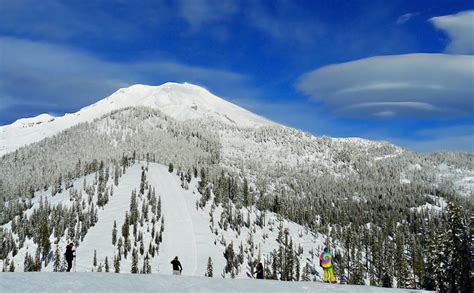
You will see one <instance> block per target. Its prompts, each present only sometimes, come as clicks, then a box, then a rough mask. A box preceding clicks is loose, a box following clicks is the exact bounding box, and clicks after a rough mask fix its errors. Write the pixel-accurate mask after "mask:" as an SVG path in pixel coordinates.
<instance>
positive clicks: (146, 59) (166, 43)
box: [0, 0, 474, 151]
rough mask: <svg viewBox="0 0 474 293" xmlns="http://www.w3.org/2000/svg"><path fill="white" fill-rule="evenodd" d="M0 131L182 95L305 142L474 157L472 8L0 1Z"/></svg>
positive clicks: (206, 0)
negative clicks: (367, 143)
mask: <svg viewBox="0 0 474 293" xmlns="http://www.w3.org/2000/svg"><path fill="white" fill-rule="evenodd" d="M0 19H1V21H0V125H4V124H9V123H11V122H13V121H15V120H16V119H18V118H21V117H27V116H33V115H37V114H40V113H45V112H47V113H51V114H54V115H62V114H64V113H65V112H75V111H77V110H78V109H79V108H81V107H83V106H86V105H88V104H91V103H93V102H95V101H97V100H99V99H102V98H104V97H106V96H108V95H110V94H111V93H112V92H114V91H115V90H117V89H118V88H120V87H124V86H128V85H130V84H134V83H143V84H153V85H159V84H162V83H164V82H166V81H178V82H184V81H187V82H192V83H196V84H199V85H202V86H204V87H206V88H208V89H209V90H210V91H212V92H214V93H215V94H217V95H219V96H221V97H224V98H226V99H228V100H230V101H232V102H234V103H236V104H238V105H241V106H243V107H245V108H247V109H249V110H251V111H253V112H256V113H258V114H260V115H263V116H265V117H268V118H270V119H272V120H274V121H277V122H280V123H283V124H286V125H289V126H292V127H296V128H299V129H302V130H305V131H308V132H311V133H313V134H315V135H329V136H337V137H348V136H358V137H364V138H369V139H376V140H388V141H391V142H393V143H396V144H399V145H402V146H405V147H408V148H411V149H414V150H417V151H436V150H460V151H473V150H474V56H473V54H474V1H467V0H466V1H452V0H451V1H441V0H439V1H437V0H432V1H421V0H420V1H342V0H327V1H278V0H276V1H245V0H243V1H225V0H193V1H184V0H183V1H169V0H166V1H165V0H161V1H160V0H157V1H125V0H124V1H47V0H46V1H41V4H39V3H38V2H37V1H21V0H15V1H13V0H12V1H7V0H0Z"/></svg>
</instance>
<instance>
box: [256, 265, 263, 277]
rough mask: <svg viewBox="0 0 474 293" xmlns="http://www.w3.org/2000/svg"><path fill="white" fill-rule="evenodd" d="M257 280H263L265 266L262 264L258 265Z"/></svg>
mask: <svg viewBox="0 0 474 293" xmlns="http://www.w3.org/2000/svg"><path fill="white" fill-rule="evenodd" d="M257 279H263V265H262V263H261V262H259V263H258V264H257Z"/></svg>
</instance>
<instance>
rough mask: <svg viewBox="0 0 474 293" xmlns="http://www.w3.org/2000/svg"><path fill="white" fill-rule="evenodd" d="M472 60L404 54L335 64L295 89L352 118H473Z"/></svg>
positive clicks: (314, 73)
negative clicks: (470, 116) (471, 116)
mask: <svg viewBox="0 0 474 293" xmlns="http://www.w3.org/2000/svg"><path fill="white" fill-rule="evenodd" d="M473 85H474V56H468V55H445V54H408V55H392V56H377V57H371V58H366V59H360V60H356V61H352V62H347V63H341V64H334V65H329V66H325V67H322V68H319V69H317V70H314V71H311V72H308V73H306V74H304V75H303V76H302V77H300V79H299V81H298V83H297V88H298V89H299V90H301V91H303V92H304V93H306V94H308V95H310V96H311V97H313V98H314V99H315V100H317V101H322V102H324V103H325V104H326V105H327V106H329V107H330V108H331V109H332V110H333V111H334V112H336V113H338V114H340V115H344V116H352V117H370V116H374V117H395V116H414V117H420V116H425V117H428V116H432V117H450V116H451V117H452V116H464V115H473V114H474V100H473V97H474V86H473Z"/></svg>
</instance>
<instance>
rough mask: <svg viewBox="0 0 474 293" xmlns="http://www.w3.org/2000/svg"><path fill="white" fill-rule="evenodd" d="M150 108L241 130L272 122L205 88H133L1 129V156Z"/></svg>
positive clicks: (182, 117) (178, 86) (145, 86)
mask: <svg viewBox="0 0 474 293" xmlns="http://www.w3.org/2000/svg"><path fill="white" fill-rule="evenodd" d="M140 106H142V107H150V108H153V109H158V110H160V111H161V112H163V113H164V114H166V115H168V116H170V117H173V118H174V119H176V120H178V121H184V120H190V119H202V118H205V119H209V118H210V119H213V120H216V121H221V122H223V123H227V124H229V125H235V126H239V127H260V126H266V125H272V124H274V123H273V122H271V121H269V120H267V119H265V118H263V117H260V116H258V115H255V114H253V113H251V112H249V111H247V110H245V109H243V108H241V107H239V106H236V105H234V104H232V103H230V102H228V101H226V100H224V99H221V98H219V97H217V96H215V95H213V94H212V93H210V92H209V91H208V90H206V89H205V88H203V87H199V86H197V85H193V84H189V83H184V84H179V83H173V82H168V83H165V84H162V85H160V86H148V85H140V84H137V85H132V86H130V87H128V88H123V89H119V90H118V91H116V92H115V93H113V94H112V95H111V96H109V97H107V98H104V99H102V100H100V101H98V102H97V103H94V104H92V105H90V106H87V107H85V108H83V109H81V110H79V111H78V112H76V113H72V114H66V115H64V116H62V117H53V116H51V115H49V114H41V115H39V116H36V117H32V118H23V119H19V120H17V121H16V122H14V123H12V124H10V125H5V126H0V156H2V155H4V154H6V153H9V152H12V151H14V150H16V149H18V148H19V147H21V146H24V145H28V144H31V143H33V142H37V141H40V140H42V139H44V138H46V137H50V136H52V135H54V134H57V133H59V132H60V131H62V130H65V129H68V128H70V127H72V126H74V125H77V124H79V123H81V122H91V121H93V120H94V119H97V118H100V117H101V116H103V115H105V114H108V113H110V112H112V111H114V110H119V109H124V108H128V107H140Z"/></svg>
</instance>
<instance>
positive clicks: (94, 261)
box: [92, 249, 97, 267]
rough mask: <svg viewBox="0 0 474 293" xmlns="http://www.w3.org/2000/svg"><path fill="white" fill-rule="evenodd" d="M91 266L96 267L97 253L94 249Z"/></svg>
mask: <svg viewBox="0 0 474 293" xmlns="http://www.w3.org/2000/svg"><path fill="white" fill-rule="evenodd" d="M92 265H93V266H94V267H96V266H97V251H96V250H95V249H94V259H93V260H92Z"/></svg>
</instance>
